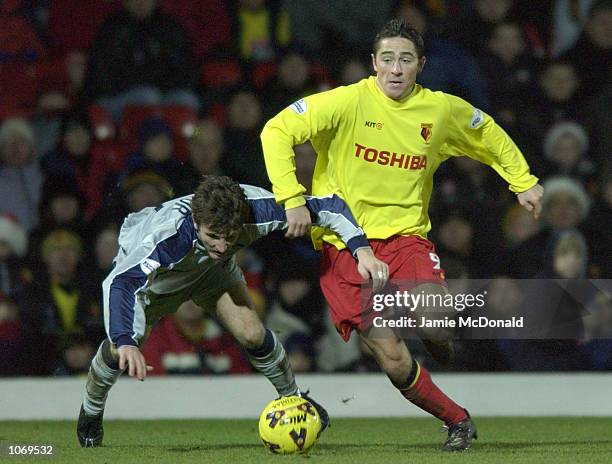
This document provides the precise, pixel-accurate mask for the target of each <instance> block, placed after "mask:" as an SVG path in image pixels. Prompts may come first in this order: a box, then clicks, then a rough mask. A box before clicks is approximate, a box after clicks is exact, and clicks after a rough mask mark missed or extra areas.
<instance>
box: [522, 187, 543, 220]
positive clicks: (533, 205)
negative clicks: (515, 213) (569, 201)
mask: <svg viewBox="0 0 612 464" xmlns="http://www.w3.org/2000/svg"><path fill="white" fill-rule="evenodd" d="M543 195H544V187H542V186H541V185H540V184H536V185H534V186H533V187H531V188H530V189H529V190H525V191H524V192H521V193H519V194H517V195H516V198H517V199H518V202H519V203H520V205H521V206H522V207H523V208H525V209H526V210H527V211H533V217H534V219H538V218H539V217H540V213H541V212H542V196H543Z"/></svg>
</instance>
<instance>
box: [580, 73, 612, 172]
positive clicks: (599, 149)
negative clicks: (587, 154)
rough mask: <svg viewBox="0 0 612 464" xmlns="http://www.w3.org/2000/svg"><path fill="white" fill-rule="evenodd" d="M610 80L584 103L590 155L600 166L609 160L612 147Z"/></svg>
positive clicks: (611, 93) (611, 90)
mask: <svg viewBox="0 0 612 464" xmlns="http://www.w3.org/2000/svg"><path fill="white" fill-rule="evenodd" d="M610 108H612V81H611V82H610V83H608V85H607V86H606V87H605V89H604V90H603V92H600V93H599V94H597V95H595V96H594V97H592V98H591V99H590V100H589V101H588V102H587V105H586V108H585V110H584V111H585V112H586V113H587V116H586V119H587V127H588V129H589V133H590V134H591V142H592V147H593V148H592V155H593V161H595V162H596V163H597V164H598V165H599V166H600V167H601V166H604V164H605V163H607V162H608V160H609V155H610V147H612V131H611V130H610V127H612V112H611V111H610Z"/></svg>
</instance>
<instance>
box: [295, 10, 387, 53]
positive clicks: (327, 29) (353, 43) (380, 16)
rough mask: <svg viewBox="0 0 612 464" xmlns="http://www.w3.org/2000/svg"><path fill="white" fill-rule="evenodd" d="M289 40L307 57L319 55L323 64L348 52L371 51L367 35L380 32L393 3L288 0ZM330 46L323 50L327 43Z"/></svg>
mask: <svg viewBox="0 0 612 464" xmlns="http://www.w3.org/2000/svg"><path fill="white" fill-rule="evenodd" d="M285 4H286V7H287V12H288V13H289V22H290V24H291V34H292V41H293V43H294V45H296V46H298V47H299V48H300V49H303V50H306V51H307V53H309V54H310V55H318V54H320V55H321V56H322V57H323V59H324V60H323V61H324V62H330V63H336V62H338V59H337V58H339V57H342V56H346V54H347V53H348V52H353V53H355V52H358V53H359V55H363V54H364V53H369V52H370V47H371V43H370V40H369V36H368V34H364V32H363V31H375V30H380V28H381V27H382V26H383V24H384V23H385V21H386V20H387V19H388V18H389V16H390V15H391V12H392V9H393V4H394V2H393V1H392V0H380V1H377V2H360V3H359V5H358V6H357V4H356V3H355V2H354V0H335V1H333V2H329V1H326V0H289V1H287V2H286V3H285ZM330 41H331V42H332V43H333V44H334V46H333V47H326V44H327V43H329V42H330Z"/></svg>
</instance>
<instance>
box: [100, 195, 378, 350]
mask: <svg viewBox="0 0 612 464" xmlns="http://www.w3.org/2000/svg"><path fill="white" fill-rule="evenodd" d="M241 187H242V189H243V190H244V192H245V195H246V198H247V201H248V204H249V207H250V209H251V220H250V221H249V222H248V223H246V224H244V226H243V228H242V231H241V232H240V234H239V236H238V239H237V241H236V242H235V243H234V244H233V245H232V247H231V248H230V249H229V250H228V251H227V254H226V256H227V257H225V258H224V259H223V260H218V261H214V260H212V259H210V258H209V256H208V254H207V252H206V249H205V248H204V246H203V245H202V244H201V243H200V242H199V240H198V237H197V234H196V230H195V227H194V224H193V218H192V215H191V198H192V195H188V196H185V197H181V198H177V199H174V200H171V201H168V202H166V203H164V204H162V205H161V206H158V207H157V208H152V207H151V208H145V209H143V210H142V211H140V212H138V213H132V214H130V215H129V216H128V217H127V218H126V219H125V221H124V222H123V225H122V226H121V232H120V234H119V247H120V248H119V253H118V255H117V257H116V258H115V267H114V268H113V270H112V271H111V273H110V274H109V276H108V277H107V278H106V279H105V280H104V282H103V284H102V288H103V292H104V323H105V327H106V332H107V334H108V336H109V337H110V339H111V341H112V342H113V343H115V344H117V345H118V346H121V345H137V344H138V341H139V340H140V338H141V337H142V335H143V334H144V330H145V326H146V325H147V322H149V321H150V318H149V315H148V314H145V310H147V308H148V307H149V306H150V305H151V300H152V299H155V298H164V299H165V301H169V302H171V303H172V308H171V311H175V310H176V309H177V307H178V305H180V304H181V303H182V302H184V301H186V300H188V299H194V300H197V298H198V297H199V296H201V294H203V293H206V291H207V288H206V287H207V286H210V285H214V286H217V287H219V288H221V289H224V288H225V287H224V285H227V284H225V283H223V282H217V281H218V280H220V279H223V278H224V277H227V278H230V277H231V275H232V273H235V272H236V271H237V272H239V270H238V268H237V266H236V264H235V260H234V257H233V255H234V254H235V253H236V252H237V251H238V250H239V249H240V248H243V247H246V246H248V245H249V244H251V243H252V242H254V241H255V240H257V239H258V238H260V237H263V236H265V235H267V234H269V233H270V232H272V231H275V230H282V229H284V228H285V227H287V219H286V215H285V211H284V208H282V207H281V206H279V205H278V204H277V203H276V201H275V200H274V196H273V195H272V193H271V192H268V191H267V190H264V189H261V188H258V187H253V186H249V185H241ZM306 205H307V206H308V208H309V210H310V211H311V214H312V218H313V223H316V224H317V225H319V226H320V227H326V228H329V229H331V230H333V231H334V233H336V234H338V236H339V237H341V239H342V240H344V241H345V243H346V245H347V246H348V247H349V248H350V249H351V251H352V252H353V253H355V252H356V251H357V250H358V249H359V248H362V247H367V246H369V245H368V242H367V240H366V237H365V235H364V233H363V230H362V229H361V228H360V227H359V226H357V223H356V221H355V219H354V217H353V215H352V214H351V212H350V210H349V209H348V207H347V206H346V204H345V203H344V201H342V200H341V199H340V198H339V197H338V196H336V195H329V196H326V197H307V199H306ZM203 284H204V285H203ZM165 312H168V311H165Z"/></svg>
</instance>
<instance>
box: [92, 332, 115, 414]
mask: <svg viewBox="0 0 612 464" xmlns="http://www.w3.org/2000/svg"><path fill="white" fill-rule="evenodd" d="M121 372H122V371H121V370H119V363H118V362H117V361H115V360H114V359H113V357H112V356H111V354H110V341H109V340H108V339H106V340H104V341H103V342H102V343H101V344H100V347H99V348H98V352H97V353H96V355H95V356H94V358H93V359H92V361H91V366H90V367H89V373H88V374H87V383H86V384H85V395H84V397H83V409H84V410H85V413H86V414H87V415H88V416H97V415H99V414H102V413H103V412H104V405H105V404H106V397H107V395H108V391H109V390H110V388H111V387H112V386H113V385H114V384H115V382H117V379H118V378H119V376H120V375H121Z"/></svg>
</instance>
